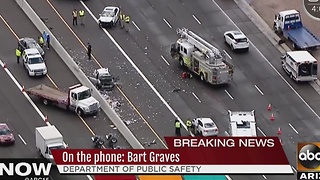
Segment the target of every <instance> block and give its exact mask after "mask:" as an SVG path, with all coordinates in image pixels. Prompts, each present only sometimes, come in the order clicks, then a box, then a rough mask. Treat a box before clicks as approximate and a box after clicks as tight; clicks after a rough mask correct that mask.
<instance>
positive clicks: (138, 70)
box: [80, 0, 194, 136]
mask: <svg viewBox="0 0 320 180" xmlns="http://www.w3.org/2000/svg"><path fill="white" fill-rule="evenodd" d="M80 3H81V4H82V6H83V7H84V8H85V9H86V10H87V12H88V13H89V14H90V16H91V17H92V18H93V19H94V20H95V21H96V23H98V19H97V18H96V17H95V16H94V14H93V13H92V11H91V10H90V9H89V8H88V7H87V6H86V4H85V3H84V2H83V1H82V0H80ZM102 30H103V31H104V33H105V34H106V35H107V36H108V37H109V39H110V40H111V41H112V42H113V44H114V45H115V46H116V47H117V48H118V50H119V51H120V52H121V53H122V55H123V56H124V57H125V58H126V59H127V60H128V62H129V63H130V64H131V65H132V67H133V68H134V69H135V70H136V71H137V72H138V73H139V74H140V76H141V77H142V79H143V80H144V81H145V82H146V83H147V84H148V85H149V87H150V88H151V89H152V91H153V92H154V93H155V94H156V95H157V96H158V98H159V99H160V100H161V101H162V103H163V104H164V105H165V106H166V107H167V108H168V110H169V111H170V112H171V113H172V114H173V116H174V117H175V118H177V119H178V120H179V122H180V123H181V124H182V127H183V128H184V129H185V130H188V128H187V126H186V125H185V123H184V122H183V120H182V119H181V118H180V117H179V116H178V114H177V113H176V112H175V111H174V110H173V108H172V107H171V106H170V105H169V104H168V102H167V101H166V100H165V99H164V98H163V97H162V96H161V94H160V93H159V92H158V90H157V89H156V88H155V87H154V86H153V84H152V83H151V82H150V81H149V80H148V78H147V77H146V76H145V75H144V74H143V73H142V71H141V70H140V69H139V68H138V66H137V65H136V64H135V63H134V62H133V60H132V59H131V58H130V57H129V56H128V54H127V53H126V52H125V51H124V50H123V49H122V47H121V46H120V45H119V43H118V42H117V41H116V40H115V39H114V38H113V37H112V35H111V34H110V33H109V32H108V31H107V30H106V29H104V28H103V29H102ZM190 134H191V136H194V134H192V133H190Z"/></svg>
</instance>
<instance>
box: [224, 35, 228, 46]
mask: <svg viewBox="0 0 320 180" xmlns="http://www.w3.org/2000/svg"><path fill="white" fill-rule="evenodd" d="M223 39H224V43H226V44H228V43H227V38H226V37H225V36H223Z"/></svg>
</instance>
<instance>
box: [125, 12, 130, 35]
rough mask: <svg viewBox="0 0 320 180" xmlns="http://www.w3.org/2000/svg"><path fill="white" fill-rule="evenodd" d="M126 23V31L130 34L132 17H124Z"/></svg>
mask: <svg viewBox="0 0 320 180" xmlns="http://www.w3.org/2000/svg"><path fill="white" fill-rule="evenodd" d="M124 22H125V23H126V24H127V29H126V31H127V32H129V23H130V16H128V15H125V17H124Z"/></svg>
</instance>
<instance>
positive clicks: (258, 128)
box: [257, 127, 267, 137]
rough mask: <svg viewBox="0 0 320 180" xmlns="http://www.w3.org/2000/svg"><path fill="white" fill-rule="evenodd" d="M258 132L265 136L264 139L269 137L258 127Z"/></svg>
mask: <svg viewBox="0 0 320 180" xmlns="http://www.w3.org/2000/svg"><path fill="white" fill-rule="evenodd" d="M257 129H258V131H260V133H261V134H262V135H263V136H264V137H267V135H266V134H265V133H264V132H263V131H262V130H261V129H260V128H259V127H257Z"/></svg>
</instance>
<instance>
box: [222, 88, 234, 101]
mask: <svg viewBox="0 0 320 180" xmlns="http://www.w3.org/2000/svg"><path fill="white" fill-rule="evenodd" d="M224 92H225V93H226V94H227V95H228V96H229V97H230V98H231V99H232V100H233V97H232V96H231V94H230V93H229V92H228V91H227V90H226V89H225V90H224Z"/></svg>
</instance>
